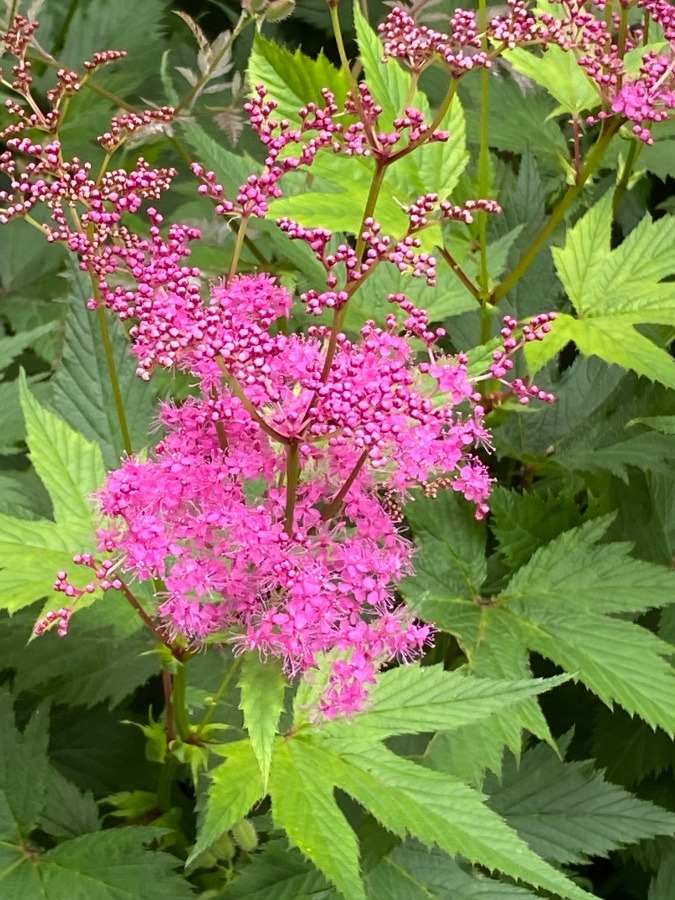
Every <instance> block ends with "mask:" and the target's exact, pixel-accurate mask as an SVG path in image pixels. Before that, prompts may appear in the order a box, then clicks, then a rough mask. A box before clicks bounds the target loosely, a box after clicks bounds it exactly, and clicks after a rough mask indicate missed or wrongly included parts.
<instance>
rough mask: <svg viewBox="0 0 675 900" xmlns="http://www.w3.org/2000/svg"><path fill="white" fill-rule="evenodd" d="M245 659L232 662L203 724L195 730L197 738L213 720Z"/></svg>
mask: <svg viewBox="0 0 675 900" xmlns="http://www.w3.org/2000/svg"><path fill="white" fill-rule="evenodd" d="M243 658H244V657H243V656H238V657H237V658H236V659H235V660H233V661H232V665H231V666H230V667H229V669H228V670H227V672H226V673H225V677H224V678H223V680H222V681H221V682H220V685H219V686H218V690H217V691H216V693H215V694H214V695H213V697H212V698H211V704H210V706H209V708H208V709H207V710H206V712H205V713H204V716H203V718H202V720H201V722H200V723H199V725H198V726H197V728H196V730H195V737H199V736H200V735H201V733H202V732H203V731H204V729H205V728H206V726H207V725H208V724H209V722H210V721H211V719H212V718H213V716H214V714H215V711H216V707H217V706H218V704H219V702H220V699H221V697H222V696H223V694H224V693H225V691H226V690H227V689H228V687H229V686H230V682H231V681H232V678H233V677H234V674H235V672H236V671H237V670H238V669H239V666H240V665H241V663H242V660H243Z"/></svg>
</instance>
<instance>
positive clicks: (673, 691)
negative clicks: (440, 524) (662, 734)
mask: <svg viewBox="0 0 675 900" xmlns="http://www.w3.org/2000/svg"><path fill="white" fill-rule="evenodd" d="M610 521H611V517H610V518H607V517H605V518H604V519H597V520H592V521H591V522H589V523H587V524H586V525H583V526H581V527H579V528H576V529H574V530H572V531H569V532H565V533H564V534H562V535H561V536H560V537H559V538H557V539H556V540H555V541H552V542H551V543H550V544H548V545H547V546H546V547H544V548H541V549H539V550H537V551H536V553H535V554H534V555H533V556H532V558H531V559H530V561H529V562H528V563H527V564H526V565H525V566H523V567H522V568H521V569H519V570H518V572H516V574H515V576H514V577H513V578H512V580H511V582H510V583H509V584H508V585H507V586H506V588H505V589H504V590H503V592H502V593H501V594H500V595H499V596H498V597H491V598H486V599H482V600H480V601H479V602H476V600H475V599H474V598H471V599H469V598H466V599H465V598H462V597H461V596H457V593H456V592H455V590H454V588H453V585H452V583H450V584H449V585H448V586H445V585H444V583H443V578H442V577H441V578H437V577H436V574H435V572H434V573H433V574H431V575H427V574H426V573H425V570H424V568H422V569H421V577H419V578H418V579H417V581H418V582H421V585H420V587H418V589H417V591H415V590H414V585H415V580H412V579H411V580H410V581H408V582H405V583H404V584H403V593H404V596H405V598H406V601H407V602H408V605H409V606H411V608H412V609H413V610H414V611H416V612H417V613H418V614H419V615H421V616H422V617H423V618H425V619H427V620H428V621H433V622H435V623H436V624H437V625H438V626H439V627H440V628H442V629H444V630H446V631H449V632H450V633H451V634H453V635H455V636H456V638H457V640H458V641H459V643H460V646H461V647H462V649H463V650H464V652H465V653H466V656H467V659H468V661H469V665H470V666H471V667H472V668H473V669H474V670H475V671H476V672H477V673H478V674H482V675H486V676H492V677H494V676H495V675H501V676H502V677H511V678H514V677H519V676H520V677H522V676H523V675H526V674H527V668H526V666H527V652H528V650H530V651H531V650H535V651H537V652H538V653H541V654H543V655H544V656H547V657H548V658H549V659H552V660H553V661H554V662H556V663H557V664H558V665H560V666H562V668H563V669H564V670H565V671H567V672H570V673H571V674H573V675H574V676H575V677H576V678H578V679H579V680H581V681H582V682H583V683H584V684H585V685H586V686H587V687H588V688H590V690H591V691H593V692H594V693H596V694H597V695H598V696H599V697H600V698H601V699H602V700H603V701H604V702H605V703H611V702H617V703H619V704H620V705H622V706H623V707H624V708H625V709H626V710H628V712H630V713H637V714H638V715H639V716H641V717H642V718H643V719H645V721H647V722H649V723H650V724H651V725H654V726H660V727H661V728H663V729H664V730H665V731H667V732H668V733H673V731H675V678H674V673H673V671H672V669H671V666H670V665H669V664H668V662H666V660H665V659H664V658H663V657H667V656H669V655H670V648H669V647H668V645H667V644H665V643H664V642H662V641H660V640H659V639H658V638H657V637H655V636H654V635H653V634H651V633H650V632H649V631H647V630H646V629H644V628H641V627H640V626H638V625H633V624H632V623H630V622H626V621H621V620H619V619H616V618H610V616H609V615H605V613H610V614H617V613H626V612H643V611H645V610H647V609H650V608H652V607H653V606H659V605H663V604H666V603H672V602H673V601H674V600H675V592H674V591H673V581H674V579H675V573H673V572H672V571H671V570H668V569H666V568H664V567H660V566H655V565H653V564H651V563H645V562H642V561H639V560H635V559H632V558H630V557H629V556H628V550H629V549H630V548H629V545H626V544H609V545H608V544H604V545H602V546H600V547H596V546H594V545H595V544H596V543H597V541H598V540H599V539H600V538H601V537H602V535H603V534H604V533H605V531H606V529H607V527H608V526H609V524H610ZM417 538H418V541H419V543H420V544H421V547H422V551H421V553H420V556H421V557H422V559H423V560H424V557H425V553H429V554H430V553H431V552H435V554H436V557H435V558H436V559H438V556H439V554H438V550H437V549H436V547H435V544H434V542H433V539H432V541H431V543H430V544H429V547H428V548H427V543H428V540H429V539H428V537H427V535H425V534H424V533H419V532H418V534H417ZM429 558H431V556H429ZM422 585H424V586H428V590H427V592H426V593H423V592H422V591H423V588H422ZM420 594H421V596H420ZM525 727H528V728H530V727H531V726H530V725H527V726H525Z"/></svg>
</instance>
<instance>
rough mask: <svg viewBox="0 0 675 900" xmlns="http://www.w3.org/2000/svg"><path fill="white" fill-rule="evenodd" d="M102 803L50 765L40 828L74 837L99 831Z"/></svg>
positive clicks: (63, 836) (59, 835)
mask: <svg viewBox="0 0 675 900" xmlns="http://www.w3.org/2000/svg"><path fill="white" fill-rule="evenodd" d="M100 827H101V823H100V821H99V817H98V804H97V803H96V801H95V800H94V796H93V794H92V793H91V791H87V792H86V793H82V792H81V791H79V790H78V789H77V788H76V787H75V785H74V784H72V783H71V782H70V781H68V780H67V779H66V778H64V777H63V775H61V773H60V772H58V771H57V770H56V769H54V768H53V767H50V771H49V776H48V781H47V793H46V795H45V802H44V808H43V810H42V814H41V816H40V829H41V830H42V831H44V832H45V833H46V834H49V835H51V836H52V837H55V838H59V839H63V838H74V837H79V835H81V834H91V833H93V832H95V831H98V830H99V828H100Z"/></svg>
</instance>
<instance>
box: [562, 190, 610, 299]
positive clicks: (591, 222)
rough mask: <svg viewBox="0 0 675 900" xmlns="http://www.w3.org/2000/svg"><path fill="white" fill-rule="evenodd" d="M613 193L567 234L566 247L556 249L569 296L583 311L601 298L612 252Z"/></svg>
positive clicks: (607, 194)
mask: <svg viewBox="0 0 675 900" xmlns="http://www.w3.org/2000/svg"><path fill="white" fill-rule="evenodd" d="M611 230H612V192H611V191H608V192H607V193H606V194H605V195H604V196H603V197H602V198H601V199H600V200H599V201H598V202H597V203H596V204H595V205H594V206H592V207H591V209H589V210H588V212H587V213H585V215H583V216H582V217H581V218H580V219H579V221H578V222H577V223H576V224H575V225H574V227H573V228H570V229H569V230H568V232H567V238H566V241H565V246H564V247H554V248H553V249H552V251H551V252H552V253H553V259H554V261H555V267H556V269H557V272H558V276H559V277H560V280H561V281H562V283H563V284H564V285H565V290H566V291H567V296H568V297H569V298H570V300H571V301H572V303H573V304H574V307H575V309H577V310H579V311H580V312H581V311H582V310H584V309H587V308H588V306H589V303H588V302H587V301H586V300H585V298H586V297H590V298H592V299H591V304H592V301H593V300H596V299H598V294H599V293H600V288H599V286H600V285H601V284H602V282H603V274H604V267H605V266H606V264H607V259H608V258H609V256H610V254H611V251H610V249H609V246H610V240H611Z"/></svg>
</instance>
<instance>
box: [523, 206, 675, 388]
mask: <svg viewBox="0 0 675 900" xmlns="http://www.w3.org/2000/svg"><path fill="white" fill-rule="evenodd" d="M610 226H611V196H610V194H609V193H608V194H606V195H605V196H604V197H603V198H602V199H601V200H600V201H599V202H598V203H597V204H596V205H595V206H594V207H592V208H591V209H590V210H589V211H588V212H587V213H586V214H585V215H584V216H583V217H582V218H581V219H580V220H579V221H578V222H577V223H576V225H575V226H574V227H573V228H571V229H570V230H569V231H568V233H567V240H566V243H565V246H564V247H562V248H555V249H554V250H553V257H554V260H555V264H556V269H557V271H558V275H559V276H560V279H561V280H562V282H563V285H564V287H565V290H566V291H567V294H568V296H569V298H570V300H571V301H572V303H573V304H574V307H575V309H576V311H577V313H578V318H574V317H572V316H570V315H567V314H564V315H561V316H559V318H558V320H557V321H556V323H555V325H554V329H553V332H552V337H553V340H552V341H549V340H546V341H543V342H541V343H540V344H539V346H538V347H537V348H532V349H530V348H528V354H527V355H528V364H529V365H530V368H531V370H532V371H536V370H537V369H538V368H541V366H543V365H544V364H545V363H546V362H547V361H548V360H549V359H551V358H552V356H553V355H554V354H555V353H556V352H557V351H558V350H559V349H561V347H562V346H564V344H565V343H567V341H574V342H575V343H576V344H577V346H578V348H579V350H580V351H581V352H582V353H583V354H584V355H586V356H592V355H595V356H599V357H600V358H601V359H604V360H605V361H606V362H608V363H615V364H617V365H620V366H622V367H623V368H625V369H632V370H633V371H634V372H637V373H638V374H639V375H644V376H646V377H647V378H650V379H651V380H652V381H660V382H661V383H662V384H665V385H667V386H668V387H670V388H675V361H673V359H672V357H671V356H670V355H669V354H668V353H667V352H666V350H664V349H663V348H661V347H659V346H658V345H657V344H655V343H654V342H653V341H651V340H650V339H649V338H646V337H644V335H642V334H640V333H639V332H638V331H636V330H635V328H634V326H635V325H639V324H642V323H656V324H665V325H673V324H675V298H674V295H673V292H672V290H671V286H670V285H668V284H663V283H662V279H664V278H666V277H668V276H669V275H670V274H671V273H673V272H675V263H674V262H673V260H674V259H675V219H674V218H673V217H672V216H664V217H663V218H662V219H659V220H657V221H655V222H653V221H652V220H651V219H650V218H649V216H647V217H645V218H644V219H643V220H642V221H641V222H640V224H639V225H638V226H637V227H636V228H635V229H634V230H633V231H632V232H631V233H630V234H629V235H628V237H627V238H626V240H625V241H624V242H623V243H622V244H620V245H619V246H618V247H617V248H616V249H614V250H611V249H610Z"/></svg>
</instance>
